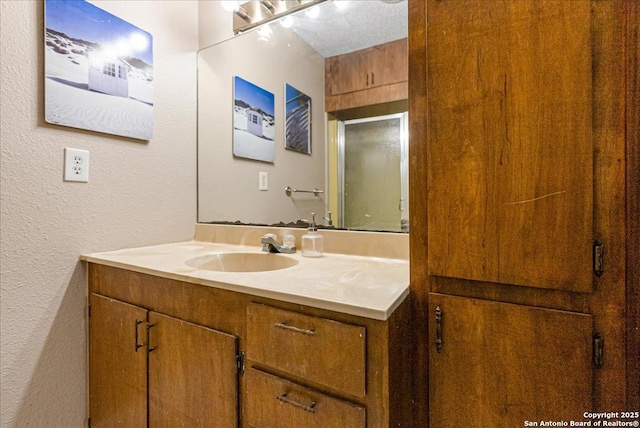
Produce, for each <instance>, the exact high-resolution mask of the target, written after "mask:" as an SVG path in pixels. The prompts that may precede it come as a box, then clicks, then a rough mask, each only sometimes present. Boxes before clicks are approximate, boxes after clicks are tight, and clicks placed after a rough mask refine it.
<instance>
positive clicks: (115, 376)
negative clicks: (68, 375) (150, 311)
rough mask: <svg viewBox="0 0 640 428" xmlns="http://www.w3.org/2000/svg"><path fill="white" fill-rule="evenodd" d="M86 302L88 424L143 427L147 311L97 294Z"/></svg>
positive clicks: (145, 418) (145, 416) (145, 388)
mask: <svg viewBox="0 0 640 428" xmlns="http://www.w3.org/2000/svg"><path fill="white" fill-rule="evenodd" d="M89 303H90V304H91V317H90V318H89V414H90V416H91V426H93V427H127V428H130V427H131V428H134V427H146V426H147V348H146V346H144V345H143V346H139V344H140V343H142V342H143V339H146V332H145V327H146V320H147V311H146V310H145V309H142V308H139V307H137V306H132V305H129V304H127V303H123V302H119V301H117V300H113V299H109V298H107V297H103V296H100V295H98V294H91V296H90V300H89ZM136 339H137V341H136Z"/></svg>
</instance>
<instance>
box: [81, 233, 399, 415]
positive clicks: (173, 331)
mask: <svg viewBox="0 0 640 428" xmlns="http://www.w3.org/2000/svg"><path fill="white" fill-rule="evenodd" d="M212 230H213V232H211V231H212ZM207 233H210V234H211V233H212V234H213V235H216V236H215V237H216V238H218V239H217V240H216V243H212V242H205V241H199V240H195V241H190V242H185V243H178V244H168V245H160V246H154V247H146V248H139V249H129V250H120V251H112V252H107V253H98V254H91V255H86V256H83V259H84V260H85V261H87V262H88V273H89V304H90V317H89V342H90V344H89V378H90V379H89V383H90V398H89V401H90V417H91V426H93V427H97V426H114V425H117V426H127V427H136V426H190V427H197V426H216V427H236V426H243V427H244V426H254V427H263V426H270V427H291V426H308V427H390V426H410V422H409V420H408V419H407V418H409V411H408V409H407V407H408V406H409V405H410V403H411V400H410V397H408V396H407V395H408V394H409V392H410V388H409V387H408V385H410V384H411V371H410V370H409V369H408V367H409V364H410V359H409V356H408V355H407V352H408V350H409V347H408V346H406V343H407V341H408V340H409V336H410V331H409V328H408V322H409V310H410V308H409V299H408V298H407V296H408V261H407V260H406V258H405V259H404V260H403V259H402V258H401V257H400V256H401V255H402V254H406V252H407V251H408V248H407V246H406V242H407V239H406V238H407V237H406V236H402V235H398V236H395V235H393V236H390V235H388V234H386V235H385V236H390V237H389V240H390V241H391V244H390V245H386V244H385V247H382V248H375V247H379V246H380V244H378V245H367V243H366V242H374V241H369V240H371V239H373V238H374V237H373V236H371V235H375V234H366V233H364V234H363V233H357V232H335V231H334V232H326V231H323V232H322V233H325V234H328V235H331V236H330V237H331V239H326V241H327V244H328V251H332V250H335V249H336V248H337V247H338V246H340V245H345V244H344V242H343V243H342V244H341V243H339V242H336V240H335V239H333V238H334V237H336V236H340V235H343V237H344V238H347V239H349V240H350V242H351V245H349V247H350V248H352V250H353V249H354V248H358V247H360V248H367V249H368V250H367V251H369V252H372V251H373V252H378V255H381V256H387V257H397V258H384V257H374V256H371V254H369V255H368V256H366V257H365V256H362V255H343V254H332V253H329V252H328V253H327V254H326V255H325V256H324V257H322V258H320V259H306V258H303V257H301V256H300V254H299V253H297V254H294V255H286V256H285V255H279V254H269V253H262V252H261V247H260V245H259V242H260V241H259V235H260V234H262V233H265V230H264V229H261V228H251V227H224V226H205V225H198V226H197V232H196V238H197V239H206V238H204V235H203V234H207ZM294 233H303V231H294ZM332 233H333V235H332ZM230 234H231V235H233V234H236V238H237V237H239V236H241V238H240V239H236V238H234V237H230ZM347 235H350V237H347ZM222 236H224V237H222ZM210 237H211V236H210ZM210 237H209V238H210ZM256 237H258V239H256ZM378 238H379V237H378ZM358 239H364V240H365V241H366V242H361V243H360V244H358V243H357V240H358ZM394 240H395V241H396V244H394V243H393V241H394ZM220 241H227V243H219V242H220ZM229 241H235V242H236V243H233V244H230V243H228V242H229ZM242 241H244V243H247V242H250V243H251V244H252V245H250V246H248V245H242V244H241V242H242ZM354 242H356V243H355V244H354ZM378 242H387V243H388V242H389V241H387V240H386V239H385V240H380V239H379V240H378ZM330 243H332V244H330ZM397 244H400V245H397ZM332 245H333V246H334V247H332ZM398 249H399V250H398ZM380 251H381V252H382V254H381V253H380ZM385 252H386V254H384V253H385ZM221 253H222V254H232V253H234V254H235V253H240V254H246V253H251V254H259V255H261V256H263V257H265V258H278V257H288V258H291V259H293V260H295V261H296V262H297V263H296V264H295V265H294V266H291V267H287V268H284V269H279V270H272V271H260V272H220V271H210V270H208V269H207V268H206V266H205V265H200V269H198V268H196V267H193V266H194V262H193V260H196V261H197V260H203V257H211V256H212V255H214V254H221ZM235 270H240V268H235Z"/></svg>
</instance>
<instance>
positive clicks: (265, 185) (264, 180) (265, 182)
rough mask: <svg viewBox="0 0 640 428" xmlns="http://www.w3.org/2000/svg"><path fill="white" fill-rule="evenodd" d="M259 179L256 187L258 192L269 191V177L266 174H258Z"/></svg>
mask: <svg viewBox="0 0 640 428" xmlns="http://www.w3.org/2000/svg"><path fill="white" fill-rule="evenodd" d="M259 177H260V183H259V185H258V188H259V189H260V190H269V175H268V174H267V173H266V172H260V173H259Z"/></svg>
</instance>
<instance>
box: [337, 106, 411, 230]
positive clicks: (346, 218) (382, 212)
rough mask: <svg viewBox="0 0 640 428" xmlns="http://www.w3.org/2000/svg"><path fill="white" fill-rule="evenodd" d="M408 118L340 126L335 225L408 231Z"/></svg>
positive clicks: (392, 117)
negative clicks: (337, 217)
mask: <svg viewBox="0 0 640 428" xmlns="http://www.w3.org/2000/svg"><path fill="white" fill-rule="evenodd" d="M407 119H408V115H407V113H406V112H405V113H398V114H391V115H385V116H377V117H368V118H364V119H354V120H345V121H340V122H339V123H338V164H339V165H338V192H339V196H338V206H339V210H338V211H339V219H338V220H339V225H340V227H344V228H347V229H354V230H369V231H375V230H379V231H392V232H408V231H409V222H408V219H409V212H408V207H409V205H408V196H409V183H408V181H409V180H408V168H407V167H408V164H407V162H408V120H407Z"/></svg>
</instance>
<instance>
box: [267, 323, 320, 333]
mask: <svg viewBox="0 0 640 428" xmlns="http://www.w3.org/2000/svg"><path fill="white" fill-rule="evenodd" d="M275 326H276V327H277V328H281V329H283V330H289V331H294V332H296V333H302V334H306V335H308V336H313V335H314V334H316V332H315V331H314V329H304V328H298V327H294V326H292V325H287V324H285V323H283V322H277V323H275Z"/></svg>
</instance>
